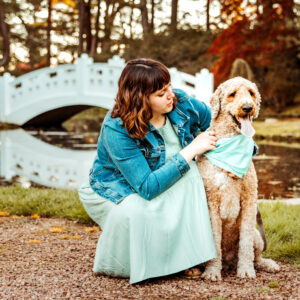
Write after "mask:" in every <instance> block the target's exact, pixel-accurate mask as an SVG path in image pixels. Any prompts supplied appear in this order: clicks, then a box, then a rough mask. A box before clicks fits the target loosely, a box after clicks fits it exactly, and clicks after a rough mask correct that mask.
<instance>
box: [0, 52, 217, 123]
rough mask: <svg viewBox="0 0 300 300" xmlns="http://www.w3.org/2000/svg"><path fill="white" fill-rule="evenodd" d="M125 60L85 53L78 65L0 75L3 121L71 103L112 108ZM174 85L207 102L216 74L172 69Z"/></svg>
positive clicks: (24, 118)
mask: <svg viewBox="0 0 300 300" xmlns="http://www.w3.org/2000/svg"><path fill="white" fill-rule="evenodd" d="M124 66H125V61H124V59H122V58H120V57H118V56H114V57H113V58H112V59H109V60H108V62H107V63H93V60H92V59H91V58H89V57H88V56H87V55H86V54H84V55H82V56H81V57H80V58H79V59H78V60H77V62H76V63H75V64H68V65H58V66H56V67H51V68H43V69H40V70H36V71H33V72H30V73H28V74H25V75H22V76H19V77H17V78H15V77H13V76H11V75H10V74H8V73H5V74H4V76H2V77H0V121H1V122H7V123H14V124H18V125H23V124H24V123H26V122H27V121H28V120H30V119H32V118H33V117H35V116H37V115H39V114H41V113H44V112H46V111H49V110H52V109H55V108H59V107H63V106H72V105H93V106H100V107H104V108H107V109H109V108H111V107H112V106H113V104H114V99H115V96H116V93H117V87H118V79H119V76H120V74H121V72H122V70H123V68H124ZM170 73H171V80H172V85H173V86H174V87H176V88H181V89H183V90H185V91H186V92H187V93H188V94H190V95H192V96H194V97H196V98H198V99H201V100H202V101H204V102H206V103H208V101H209V98H210V96H211V94H212V92H213V75H212V74H211V73H209V71H208V70H206V69H202V70H201V72H199V73H197V74H196V75H195V76H193V75H190V74H186V73H183V72H180V71H178V70H177V69H175V68H170Z"/></svg>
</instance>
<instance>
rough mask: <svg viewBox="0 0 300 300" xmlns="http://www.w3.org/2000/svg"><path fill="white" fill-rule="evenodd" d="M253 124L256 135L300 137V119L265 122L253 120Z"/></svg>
mask: <svg viewBox="0 0 300 300" xmlns="http://www.w3.org/2000/svg"><path fill="white" fill-rule="evenodd" d="M253 126H254V128H255V131H256V136H258V135H261V136H275V135H277V136H285V135H294V136H296V137H300V119H296V118H295V119H289V120H276V121H274V122H269V123H266V122H264V121H255V122H254V123H253Z"/></svg>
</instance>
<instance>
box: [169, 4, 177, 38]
mask: <svg viewBox="0 0 300 300" xmlns="http://www.w3.org/2000/svg"><path fill="white" fill-rule="evenodd" d="M171 7H172V13H171V32H172V34H176V31H177V11H178V0H172V5H171Z"/></svg>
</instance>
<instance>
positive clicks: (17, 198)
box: [0, 186, 93, 224]
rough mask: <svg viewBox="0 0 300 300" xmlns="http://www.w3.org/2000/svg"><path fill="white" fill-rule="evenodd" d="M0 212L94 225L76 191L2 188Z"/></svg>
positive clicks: (0, 189)
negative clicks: (63, 219) (35, 215)
mask: <svg viewBox="0 0 300 300" xmlns="http://www.w3.org/2000/svg"><path fill="white" fill-rule="evenodd" d="M0 211H5V212H9V213H10V215H19V216H20V215H23V216H31V215H33V214H38V215H39V216H42V217H58V218H60V217H62V218H67V219H70V220H76V221H78V222H80V223H88V224H92V223H93V221H92V220H91V219H90V218H89V216H88V215H87V213H86V212H85V210H84V208H83V206H82V204H81V202H80V200H79V197H78V195H77V191H74V190H63V189H39V188H29V189H24V188H21V187H13V186H10V187H0Z"/></svg>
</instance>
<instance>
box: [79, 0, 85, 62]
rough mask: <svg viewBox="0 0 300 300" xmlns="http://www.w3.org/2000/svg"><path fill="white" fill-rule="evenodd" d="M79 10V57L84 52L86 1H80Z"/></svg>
mask: <svg viewBox="0 0 300 300" xmlns="http://www.w3.org/2000/svg"><path fill="white" fill-rule="evenodd" d="M78 10H79V44H78V57H80V55H81V54H82V52H83V19H84V2H83V0H79V1H78Z"/></svg>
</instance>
